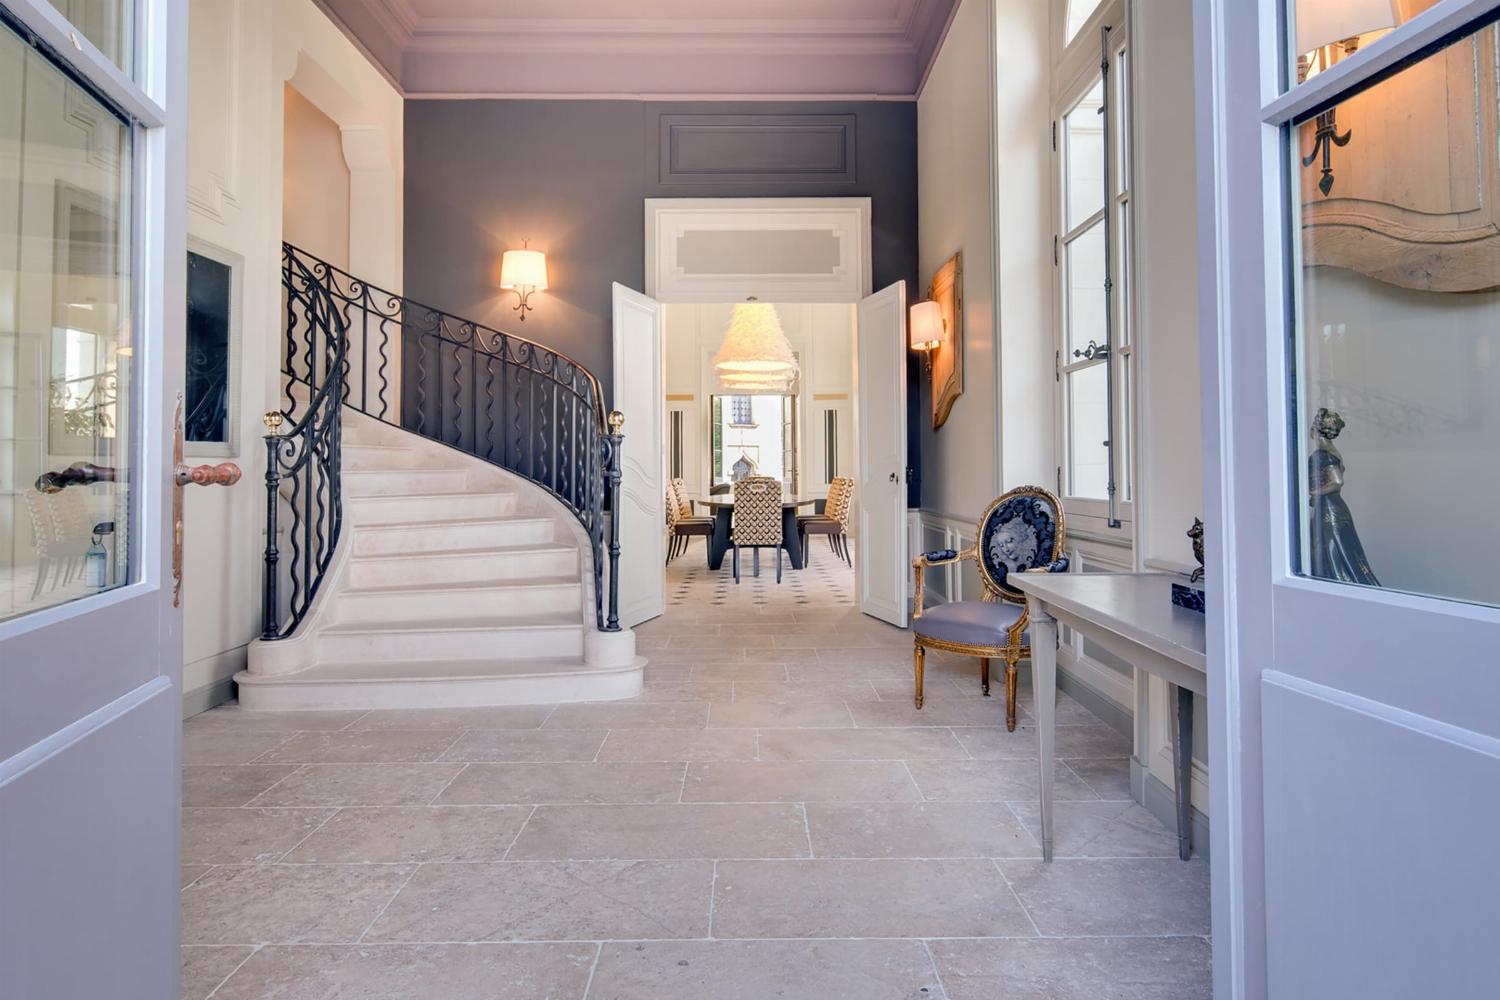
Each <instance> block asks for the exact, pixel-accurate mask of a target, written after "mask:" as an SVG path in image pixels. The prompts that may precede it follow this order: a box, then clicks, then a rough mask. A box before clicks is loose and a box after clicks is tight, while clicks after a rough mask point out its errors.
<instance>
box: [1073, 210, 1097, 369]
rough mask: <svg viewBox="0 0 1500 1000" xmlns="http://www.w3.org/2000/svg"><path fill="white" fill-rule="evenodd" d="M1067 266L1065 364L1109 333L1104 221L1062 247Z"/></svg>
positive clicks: (1095, 224) (1075, 358)
mask: <svg viewBox="0 0 1500 1000" xmlns="http://www.w3.org/2000/svg"><path fill="white" fill-rule="evenodd" d="M1063 253H1064V257H1065V260H1064V264H1065V265H1066V268H1067V282H1068V284H1067V287H1066V289H1065V290H1066V292H1067V297H1068V300H1067V302H1066V303H1064V310H1065V317H1066V322H1067V329H1068V339H1067V343H1066V349H1067V357H1065V358H1064V359H1063V362H1064V363H1065V364H1066V363H1068V362H1070V361H1075V360H1077V359H1078V358H1079V357H1080V356H1081V352H1083V351H1086V350H1088V346H1089V344H1090V343H1094V344H1096V345H1100V346H1102V345H1103V344H1104V342H1105V338H1106V336H1107V331H1106V330H1105V328H1104V317H1105V312H1104V308H1105V305H1104V278H1105V260H1104V222H1103V221H1102V220H1101V221H1099V222H1096V223H1094V225H1093V226H1091V227H1089V228H1088V229H1086V230H1084V232H1083V234H1082V235H1080V236H1078V237H1077V238H1075V239H1074V240H1073V242H1071V243H1069V244H1068V245H1067V247H1066V248H1065V249H1064V251H1063Z"/></svg>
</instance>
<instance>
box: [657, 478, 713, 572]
mask: <svg viewBox="0 0 1500 1000" xmlns="http://www.w3.org/2000/svg"><path fill="white" fill-rule="evenodd" d="M667 524H668V527H669V530H670V532H671V536H670V539H669V541H670V543H671V544H670V546H669V547H668V549H667V562H671V561H672V560H673V559H676V558H677V557H678V556H680V555H681V554H682V553H683V552H686V551H687V546H688V542H690V541H692V540H693V539H694V538H695V537H698V536H700V535H701V536H702V537H703V539H704V542H703V546H704V548H705V549H707V548H708V541H707V540H708V539H709V538H711V537H712V536H713V533H714V519H713V518H711V517H701V516H698V515H696V514H694V513H693V502H692V501H691V500H689V499H688V497H687V488H686V487H685V486H684V485H683V482H682V480H681V479H669V480H667Z"/></svg>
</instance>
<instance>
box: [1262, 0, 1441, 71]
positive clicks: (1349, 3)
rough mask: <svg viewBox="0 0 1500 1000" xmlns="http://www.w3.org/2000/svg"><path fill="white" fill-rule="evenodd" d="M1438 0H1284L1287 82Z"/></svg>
mask: <svg viewBox="0 0 1500 1000" xmlns="http://www.w3.org/2000/svg"><path fill="white" fill-rule="evenodd" d="M1437 2H1438V0H1286V12H1287V17H1286V26H1287V35H1288V39H1287V44H1288V46H1290V52H1291V55H1290V56H1289V57H1288V59H1287V70H1288V72H1289V73H1290V74H1291V79H1290V80H1289V81H1288V82H1289V84H1291V85H1293V86H1295V85H1296V84H1299V83H1302V82H1304V81H1306V80H1310V79H1312V78H1313V77H1315V76H1317V75H1318V74H1319V73H1321V72H1323V71H1324V70H1326V69H1328V68H1329V67H1331V66H1333V65H1334V64H1335V63H1337V62H1338V61H1339V60H1340V59H1344V58H1346V57H1348V56H1349V55H1352V54H1353V53H1354V52H1356V51H1358V50H1359V47H1360V46H1361V45H1368V44H1370V43H1371V42H1373V41H1375V40H1376V39H1377V38H1379V37H1380V36H1381V35H1384V34H1386V33H1387V32H1389V31H1390V30H1391V29H1392V28H1394V27H1396V26H1398V25H1400V24H1402V23H1404V22H1405V21H1408V20H1410V19H1411V18H1413V17H1415V16H1416V15H1418V14H1420V13H1422V12H1423V11H1424V10H1426V9H1427V8H1429V7H1432V6H1434V5H1435V4H1436V3H1437Z"/></svg>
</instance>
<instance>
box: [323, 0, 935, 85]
mask: <svg viewBox="0 0 1500 1000" xmlns="http://www.w3.org/2000/svg"><path fill="white" fill-rule="evenodd" d="M315 2H317V3H318V5H319V6H320V7H321V8H323V9H324V11H325V12H327V13H328V14H329V16H330V17H332V18H333V20H334V21H335V23H337V24H339V26H340V27H341V28H342V29H343V30H344V31H345V33H346V34H348V35H350V37H352V38H354V39H355V40H356V42H358V43H360V45H361V48H363V49H364V51H365V52H366V53H367V54H375V55H376V57H377V58H378V59H380V60H384V65H383V67H382V68H383V69H384V70H385V71H386V73H387V75H389V76H391V77H392V78H394V79H396V80H397V82H398V84H399V85H400V87H401V88H402V90H403V91H404V92H406V93H408V94H409V95H411V96H424V95H429V94H436V93H458V92H462V93H475V94H485V93H495V94H500V93H505V94H507V95H508V96H514V95H515V94H516V93H517V92H520V93H526V92H535V93H537V94H539V95H540V94H549V95H555V94H559V93H563V94H566V93H573V92H578V93H590V94H600V93H606V94H615V93H618V94H620V95H622V96H623V95H626V94H630V93H637V92H653V93H667V94H671V93H678V92H680V93H682V94H684V95H688V94H701V93H705V92H714V93H735V94H738V93H743V94H745V95H746V96H756V97H775V96H776V95H778V94H785V95H787V96H793V95H797V94H802V93H819V94H839V93H848V94H849V95H850V96H851V97H853V96H855V95H866V94H870V93H874V94H878V95H880V96H887V97H903V96H911V95H913V94H915V92H916V87H917V84H918V82H919V81H920V79H921V78H922V76H923V74H924V72H925V70H926V67H927V64H928V62H929V61H930V60H931V58H932V56H933V50H934V49H935V47H936V36H937V35H939V34H940V33H941V30H942V27H943V26H944V25H946V23H947V21H948V18H949V15H950V13H951V11H952V9H953V7H954V6H955V4H956V0H890V3H889V4H885V5H877V7H878V8H882V9H879V13H878V16H864V12H863V11H856V12H855V15H856V16H844V17H836V16H817V13H816V10H815V9H814V10H810V11H809V15H810V16H808V17H805V18H803V17H788V16H778V17H771V16H753V15H755V14H757V13H763V12H765V11H766V8H765V7H759V8H757V7H756V5H755V4H754V3H749V2H747V3H746V4H745V6H744V7H743V8H740V9H741V11H742V12H743V13H744V14H746V15H748V16H727V17H704V16H697V15H696V12H695V16H691V17H665V16H659V15H658V16H653V15H652V14H651V9H652V8H651V4H650V3H649V2H644V3H640V4H636V5H634V6H631V7H627V8H616V7H612V6H610V5H607V4H593V5H591V4H589V3H587V2H586V0H584V2H582V3H581V4H578V3H575V4H573V5H572V6H571V7H570V8H569V9H571V10H575V11H579V12H580V15H579V16H577V17H559V16H555V14H553V11H555V10H556V9H557V8H556V7H555V6H554V5H552V4H550V3H549V2H548V0H537V2H536V3H535V5H534V6H535V9H537V10H538V12H539V14H538V16H535V17H532V16H515V15H516V13H517V12H519V13H521V14H523V15H525V14H529V11H528V10H527V9H526V6H525V5H524V4H523V5H519V6H518V5H517V4H516V3H510V4H508V5H497V6H499V7H500V11H501V12H500V13H499V14H498V15H497V14H494V13H491V12H492V11H495V9H496V8H495V7H490V8H489V9H488V10H486V9H485V8H484V7H483V6H478V7H475V8H474V9H475V11H476V13H475V15H474V16H456V15H455V14H454V10H455V8H454V6H453V4H452V3H444V4H442V5H439V6H436V7H424V5H425V4H428V3H431V2H432V0H315ZM809 6H810V7H814V8H815V6H816V5H812V4H810V5H809ZM426 9H432V10H435V11H437V13H434V14H427V13H424V10H426ZM459 9H462V8H459ZM616 9H621V10H623V11H625V12H624V13H621V14H620V15H618V16H616V15H615V13H614V11H615V10H616ZM657 9H658V10H661V9H663V8H657ZM665 9H671V8H670V7H667V8H665ZM718 9H721V10H725V13H727V14H730V15H733V14H735V13H736V7H735V3H734V2H731V0H724V6H723V7H720V8H718ZM773 9H774V8H773ZM824 9H825V10H830V8H824ZM842 9H843V10H845V11H848V10H850V8H849V7H848V6H847V5H845V6H844V7H843V8H842ZM831 10H832V12H833V13H837V12H838V10H839V8H838V7H837V6H835V7H834V8H831ZM783 13H784V12H783ZM372 33H373V34H376V35H378V36H379V37H372ZM391 53H398V54H399V55H389V54H391ZM486 55H492V56H495V57H496V60H495V64H494V65H486V64H485V63H484V61H483V57H484V56H486ZM632 56H647V57H652V58H651V60H649V61H647V60H642V64H641V65H640V66H638V67H632V66H631V65H630V57H632ZM590 57H593V61H591V59H590ZM715 57H717V59H715ZM757 60H763V63H761V64H757ZM507 62H509V63H510V65H506V63H507ZM393 63H394V64H393ZM674 63H676V64H679V65H680V77H681V79H680V80H676V81H674V80H672V79H671V78H670V76H671V69H672V65H673V64H674ZM522 65H524V68H525V75H524V76H522V74H521V66H522ZM757 76H760V77H762V79H757Z"/></svg>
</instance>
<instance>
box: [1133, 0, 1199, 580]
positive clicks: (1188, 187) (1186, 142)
mask: <svg viewBox="0 0 1500 1000" xmlns="http://www.w3.org/2000/svg"><path fill="white" fill-rule="evenodd" d="M1192 8H1193V5H1192V0H1149V2H1144V3H1142V2H1138V3H1136V4H1135V5H1134V8H1133V10H1132V13H1131V16H1132V18H1133V19H1134V21H1133V23H1132V25H1131V36H1130V41H1131V47H1132V54H1133V56H1134V58H1133V60H1132V70H1133V79H1132V81H1131V82H1132V85H1133V87H1134V91H1135V108H1134V116H1135V120H1134V129H1135V144H1134V146H1135V159H1136V163H1135V171H1134V174H1133V179H1134V189H1133V197H1134V212H1133V221H1134V223H1135V275H1134V282H1133V287H1134V291H1135V310H1136V312H1135V332H1136V343H1137V355H1136V356H1137V359H1138V361H1137V364H1138V369H1137V381H1136V400H1137V405H1136V457H1137V463H1136V464H1137V471H1136V504H1135V508H1136V523H1137V531H1138V535H1137V539H1136V553H1137V563H1138V565H1139V566H1140V567H1141V568H1142V569H1172V570H1189V569H1191V568H1192V567H1195V566H1196V565H1197V561H1196V560H1195V559H1194V558H1193V549H1192V543H1191V542H1190V541H1189V540H1188V538H1187V535H1186V532H1187V530H1188V529H1189V528H1190V527H1192V524H1193V518H1195V517H1202V516H1203V433H1202V426H1201V421H1202V415H1201V412H1200V408H1199V393H1198V379H1199V374H1198V322H1197V319H1198V313H1197V308H1196V306H1197V302H1198V268H1197V247H1198V240H1197V227H1198V213H1197V200H1196V199H1195V198H1194V197H1193V191H1194V189H1195V185H1196V183H1197V181H1196V178H1195V176H1194V170H1195V169H1196V168H1195V165H1194V164H1195V159H1194V157H1195V152H1194V137H1193V61H1192V59H1190V58H1186V59H1185V58H1183V57H1182V55H1183V53H1185V52H1191V51H1192V42H1193V18H1192V14H1193V10H1192Z"/></svg>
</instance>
